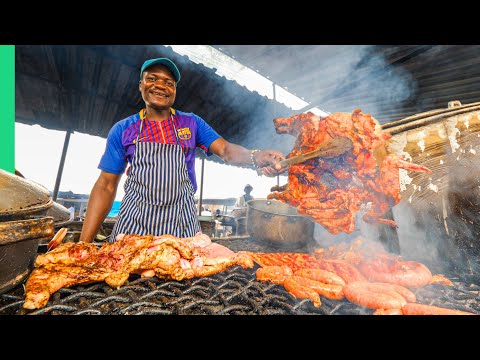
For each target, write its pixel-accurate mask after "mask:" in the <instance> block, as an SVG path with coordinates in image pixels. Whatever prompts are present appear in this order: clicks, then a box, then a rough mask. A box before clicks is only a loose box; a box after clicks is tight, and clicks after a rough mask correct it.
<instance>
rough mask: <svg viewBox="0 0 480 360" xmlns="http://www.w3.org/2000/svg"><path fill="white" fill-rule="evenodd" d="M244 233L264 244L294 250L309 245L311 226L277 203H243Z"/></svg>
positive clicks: (295, 213)
mask: <svg viewBox="0 0 480 360" xmlns="http://www.w3.org/2000/svg"><path fill="white" fill-rule="evenodd" d="M246 227H247V233H248V234H249V235H250V236H251V237H252V238H253V239H256V240H258V241H260V242H263V243H265V244H266V245H269V246H273V247H276V248H282V249H288V250H295V249H298V248H301V247H304V246H305V245H307V244H308V243H310V242H313V241H314V239H313V231H314V227H315V223H314V222H313V221H312V220H310V219H309V218H307V217H305V216H302V215H299V214H298V212H297V209H295V208H294V207H291V206H289V205H287V204H285V203H283V202H281V201H279V200H267V199H255V200H250V201H249V202H247V224H246Z"/></svg>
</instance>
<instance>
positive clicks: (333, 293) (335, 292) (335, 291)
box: [293, 275, 344, 300]
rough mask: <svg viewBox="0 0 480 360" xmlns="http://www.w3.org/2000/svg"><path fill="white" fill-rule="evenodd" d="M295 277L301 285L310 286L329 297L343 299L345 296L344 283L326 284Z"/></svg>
mask: <svg viewBox="0 0 480 360" xmlns="http://www.w3.org/2000/svg"><path fill="white" fill-rule="evenodd" d="M293 279H294V280H295V281H296V282H297V283H298V284H300V285H301V286H305V287H308V288H310V289H312V290H314V291H315V292H317V293H318V294H319V295H322V296H323V297H326V298H327V299H331V300H342V299H343V298H344V296H343V291H342V289H343V286H342V285H335V284H325V283H322V282H320V281H316V280H312V279H307V278H305V277H301V276H295V275H294V276H293Z"/></svg>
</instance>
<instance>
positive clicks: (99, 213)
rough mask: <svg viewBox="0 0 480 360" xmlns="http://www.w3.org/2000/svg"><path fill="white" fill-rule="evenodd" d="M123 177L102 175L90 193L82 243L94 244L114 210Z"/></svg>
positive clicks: (109, 174)
mask: <svg viewBox="0 0 480 360" xmlns="http://www.w3.org/2000/svg"><path fill="white" fill-rule="evenodd" d="M121 177H122V174H120V175H117V174H112V173H108V172H105V171H102V172H101V173H100V176H99V177H98V179H97V181H96V182H95V185H94V186H93V188H92V191H91V193H90V198H89V200H88V207H87V213H86V216H85V221H84V223H83V227H82V233H81V234H80V241H83V242H87V243H89V242H92V241H93V239H94V238H95V236H96V235H97V233H98V230H99V229H100V226H101V225H102V223H103V221H104V220H105V218H106V217H107V215H108V213H109V211H110V209H111V208H112V204H113V201H114V200H115V195H116V194H117V187H118V183H119V182H120V178H121Z"/></svg>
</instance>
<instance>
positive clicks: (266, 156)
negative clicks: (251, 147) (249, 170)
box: [253, 150, 288, 177]
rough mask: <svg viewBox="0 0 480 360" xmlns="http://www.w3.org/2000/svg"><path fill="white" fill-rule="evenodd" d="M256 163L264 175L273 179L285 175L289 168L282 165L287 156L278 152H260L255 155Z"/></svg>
mask: <svg viewBox="0 0 480 360" xmlns="http://www.w3.org/2000/svg"><path fill="white" fill-rule="evenodd" d="M253 156H254V157H255V162H256V164H257V165H258V167H260V168H261V170H262V174H263V175H265V176H269V177H273V176H277V175H280V174H282V173H284V172H285V171H286V170H287V167H288V166H283V167H282V165H280V161H282V160H285V156H284V155H283V154H282V153H281V152H280V151H277V150H260V151H257V152H256V153H254V154H253Z"/></svg>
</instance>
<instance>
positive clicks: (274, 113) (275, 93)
mask: <svg viewBox="0 0 480 360" xmlns="http://www.w3.org/2000/svg"><path fill="white" fill-rule="evenodd" d="M272 87H273V118H276V117H277V92H276V91H275V89H276V87H275V83H274V82H273V81H272ZM277 186H280V175H277Z"/></svg>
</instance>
